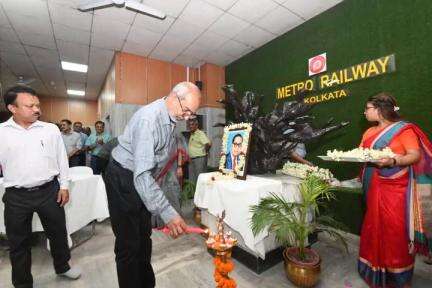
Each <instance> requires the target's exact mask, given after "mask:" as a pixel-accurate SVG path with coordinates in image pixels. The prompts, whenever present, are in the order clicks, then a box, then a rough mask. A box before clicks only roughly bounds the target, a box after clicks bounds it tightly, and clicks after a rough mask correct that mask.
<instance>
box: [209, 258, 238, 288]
mask: <svg viewBox="0 0 432 288" xmlns="http://www.w3.org/2000/svg"><path fill="white" fill-rule="evenodd" d="M213 263H214V264H215V266H216V268H215V271H214V273H213V276H214V279H215V281H216V287H217V288H236V287H237V284H236V282H235V280H234V279H232V278H230V277H229V276H228V273H229V272H231V271H233V270H234V263H233V262H232V260H227V261H226V262H224V261H222V259H220V257H218V256H216V257H215V258H214V260H213Z"/></svg>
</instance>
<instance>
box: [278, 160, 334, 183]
mask: <svg viewBox="0 0 432 288" xmlns="http://www.w3.org/2000/svg"><path fill="white" fill-rule="evenodd" d="M281 172H282V173H283V174H286V175H290V176H294V177H298V178H301V179H304V178H306V177H307V176H308V175H310V174H312V175H314V176H316V177H318V178H320V179H322V180H324V181H326V182H330V181H331V180H332V179H333V174H332V173H331V172H330V170H328V169H325V168H319V167H317V166H309V165H305V164H301V163H294V162H290V161H288V162H286V163H285V164H284V166H283V167H282V170H281Z"/></svg>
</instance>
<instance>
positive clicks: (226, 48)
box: [0, 0, 342, 99]
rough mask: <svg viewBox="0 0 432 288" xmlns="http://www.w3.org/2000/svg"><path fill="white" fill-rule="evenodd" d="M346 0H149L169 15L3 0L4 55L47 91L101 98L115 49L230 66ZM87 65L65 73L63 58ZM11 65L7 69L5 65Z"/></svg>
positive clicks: (0, 31) (60, 1)
mask: <svg viewBox="0 0 432 288" xmlns="http://www.w3.org/2000/svg"><path fill="white" fill-rule="evenodd" d="M341 1H342V0H142V1H141V2H143V3H144V4H146V5H149V6H151V7H154V8H157V9H160V10H162V11H164V12H165V13H166V14H167V18H166V19H165V20H159V19H156V18H152V17H149V16H146V15H142V14H138V13H136V12H133V11H130V10H126V9H124V8H117V7H109V8H106V9H101V10H95V11H94V12H86V13H83V12H80V11H78V10H77V9H76V7H77V5H78V3H79V2H80V1H79V0H0V57H1V61H2V63H1V64H2V65H3V66H4V65H6V66H7V67H8V68H9V70H11V71H12V73H13V74H14V75H15V76H25V77H27V78H35V79H36V81H35V82H33V83H32V84H31V86H33V87H34V88H35V89H37V91H38V92H39V93H41V94H46V95H52V96H55V97H68V96H67V95H66V88H69V89H86V96H85V97H84V98H85V99H97V96H98V93H99V91H100V88H101V86H102V84H103V81H104V79H105V75H106V73H107V70H108V68H109V66H110V64H111V61H112V58H113V55H114V51H124V52H129V53H134V54H138V55H142V56H148V57H151V58H156V59H160V60H165V61H169V62H174V63H178V64H182V65H187V66H191V67H196V66H198V65H200V64H201V63H204V62H209V63H214V64H217V65H221V66H225V65H227V64H229V63H231V62H232V61H234V60H236V59H238V58H240V57H242V56H243V55H245V54H247V53H249V52H251V51H252V50H254V49H256V48H258V47H260V46H262V45H263V44H265V43H267V42H269V41H270V40H272V39H274V38H276V37H278V36H279V35H281V34H284V33H285V32H287V31H289V30H291V29H292V28H294V27H296V26H298V25H300V24H302V23H303V22H305V21H307V20H308V19H310V18H312V17H314V16H316V15H318V14H320V13H322V12H323V11H325V10H327V9H329V8H330V7H333V6H334V5H336V4H337V3H339V2H341ZM61 60H65V61H70V62H77V63H81V64H88V65H89V71H88V73H87V74H82V73H77V72H66V71H63V70H62V69H61V68H60V61H61ZM2 71H4V70H2Z"/></svg>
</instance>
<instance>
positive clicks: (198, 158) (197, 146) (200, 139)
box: [187, 118, 211, 183]
mask: <svg viewBox="0 0 432 288" xmlns="http://www.w3.org/2000/svg"><path fill="white" fill-rule="evenodd" d="M187 124H188V128H189V131H190V132H191V135H190V137H189V145H188V146H189V157H190V159H191V161H190V163H189V180H191V181H192V182H194V183H196V182H197V179H198V176H199V174H201V173H205V172H206V171H207V155H208V153H209V150H210V147H211V142H210V140H209V138H208V137H207V135H206V134H205V132H204V131H202V130H200V129H199V124H198V119H197V118H193V119H190V120H188V122H187Z"/></svg>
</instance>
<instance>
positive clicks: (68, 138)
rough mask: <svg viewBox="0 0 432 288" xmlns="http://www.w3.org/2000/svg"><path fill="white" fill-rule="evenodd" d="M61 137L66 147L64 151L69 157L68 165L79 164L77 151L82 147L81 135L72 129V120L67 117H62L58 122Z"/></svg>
mask: <svg viewBox="0 0 432 288" xmlns="http://www.w3.org/2000/svg"><path fill="white" fill-rule="evenodd" d="M60 125H61V131H62V138H63V142H64V144H65V147H66V153H67V156H68V159H69V167H75V166H80V157H79V153H80V152H81V148H82V147H83V143H82V142H81V135H80V134H79V133H77V132H75V131H72V122H71V121H70V120H68V119H63V120H61V122H60Z"/></svg>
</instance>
